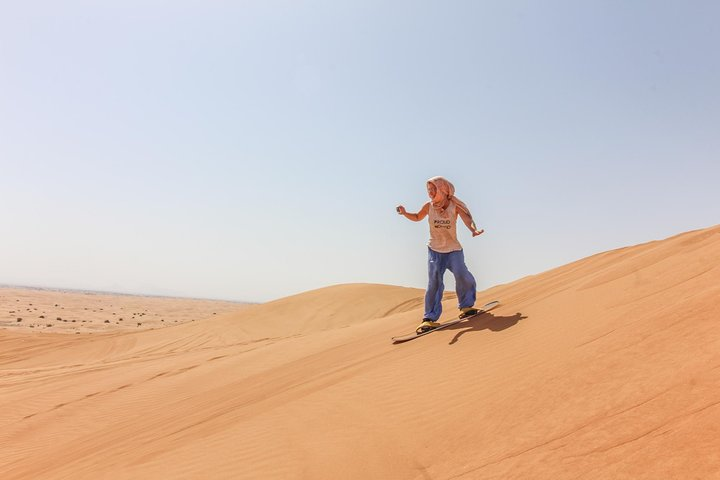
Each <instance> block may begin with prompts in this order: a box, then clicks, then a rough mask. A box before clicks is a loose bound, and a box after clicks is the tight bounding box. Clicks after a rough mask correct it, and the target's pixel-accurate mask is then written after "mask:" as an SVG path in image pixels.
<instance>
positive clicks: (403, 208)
mask: <svg viewBox="0 0 720 480" xmlns="http://www.w3.org/2000/svg"><path fill="white" fill-rule="evenodd" d="M395 210H396V211H397V212H398V215H405V207H403V206H402V205H398V206H397V207H395Z"/></svg>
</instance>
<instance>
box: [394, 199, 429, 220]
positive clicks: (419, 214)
mask: <svg viewBox="0 0 720 480" xmlns="http://www.w3.org/2000/svg"><path fill="white" fill-rule="evenodd" d="M396 210H397V212H398V214H400V215H402V216H403V217H405V218H407V219H408V220H412V221H413V222H419V221H420V220H422V219H423V218H425V217H427V215H428V213H429V212H430V202H427V203H426V204H425V205H423V206H422V208H421V209H420V211H419V212H417V213H410V212H408V211H407V210H405V207H403V206H402V205H398V207H397V208H396Z"/></svg>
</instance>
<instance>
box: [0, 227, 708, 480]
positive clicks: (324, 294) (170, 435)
mask: <svg viewBox="0 0 720 480" xmlns="http://www.w3.org/2000/svg"><path fill="white" fill-rule="evenodd" d="M422 296H423V292H422V291H421V290H416V289H408V288H401V287H391V286H383V285H341V286H335V287H330V288H327V289H321V290H317V291H312V292H307V293H304V294H300V295H297V296H293V297H288V298H285V299H282V300H278V301H276V302H272V303H268V304H264V305H256V306H252V307H249V308H247V309H244V310H242V311H239V312H236V313H228V314H225V315H217V316H213V317H210V318H208V319H205V320H202V321H196V322H191V323H186V324H183V325H179V326H174V327H170V328H164V329H157V330H148V331H133V332H127V331H116V332H111V333H107V334H99V333H94V334H92V335H91V334H80V335H63V334H52V333H47V334H43V335H37V334H35V335H29V334H27V333H24V332H18V331H10V330H0V447H1V448H0V478H3V479H21V478H22V479H39V478H48V479H60V478H72V479H86V478H87V479H90V478H92V479H96V478H105V479H137V478H162V479H165V478H198V479H205V478H223V479H224V478H228V479H237V478H240V479H242V478H247V479H258V478H263V479H265V478H283V479H285V478H304V479H305V478H306V479H316V478H317V479H326V478H327V479H338V478H358V479H360V478H362V479H367V478H377V479H427V478H433V479H450V478H467V479H530V478H531V479H575V478H587V479H609V478H612V479H620V478H628V479H645V478H646V479H676V478H678V479H679V478H682V479H685V478H701V479H707V478H720V453H718V452H720V440H719V439H720V326H719V324H718V317H719V314H720V227H713V228H710V229H706V230H701V231H695V232H688V233H685V234H682V235H678V236H676V237H673V238H669V239H666V240H662V241H657V242H651V243H648V244H643V245H638V246H634V247H628V248H624V249H619V250H615V251H611V252H606V253H601V254H598V255H595V256H592V257H589V258H586V259H583V260H580V261H578V262H575V263H572V264H569V265H566V266H563V267H560V268H557V269H554V270H551V271H548V272H545V273H543V274H540V275H535V276H532V277H528V278H524V279H521V280H518V281H516V282H514V283H511V284H507V285H502V286H498V287H495V288H492V289H490V290H488V291H485V292H480V294H479V297H478V303H484V302H486V301H489V300H493V299H495V298H498V299H500V300H501V301H502V305H501V306H500V307H498V308H497V309H495V310H493V311H492V312H491V313H488V314H485V315H483V316H481V317H477V318H475V319H472V320H469V321H467V322H464V323H461V324H459V325H457V326H454V327H450V328H448V329H446V330H444V331H440V332H437V333H433V334H432V335H428V336H426V337H423V338H421V339H417V340H413V341H411V342H409V343H406V344H401V345H393V344H391V343H390V337H391V336H393V335H397V334H401V333H405V332H406V331H412V329H413V328H414V327H415V325H416V324H417V322H418V320H419V318H420V316H421V315H422ZM454 303H455V300H454V298H453V296H452V295H448V296H447V299H446V301H445V302H444V307H445V311H446V316H447V318H449V317H450V316H452V314H453V313H454V311H455V308H454Z"/></svg>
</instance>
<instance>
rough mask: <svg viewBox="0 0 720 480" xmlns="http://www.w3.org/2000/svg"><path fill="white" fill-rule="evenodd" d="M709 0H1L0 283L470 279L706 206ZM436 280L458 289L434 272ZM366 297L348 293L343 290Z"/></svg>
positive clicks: (713, 76)
mask: <svg viewBox="0 0 720 480" xmlns="http://www.w3.org/2000/svg"><path fill="white" fill-rule="evenodd" d="M718 18H720V3H718V2H714V1H687V0H686V1H585V2H577V1H546V2H536V1H525V2H519V1H503V2H499V1H498V2H483V1H474V2H470V1H446V2H427V1H412V2H410V1H396V2H393V1H362V2H343V1H263V2H255V1H238V2H230V1H215V2H213V1H193V2H188V1H172V2H169V1H127V0H124V1H122V2H115V1H106V2H91V1H27V2H11V1H3V0H0V202H1V205H0V283H6V284H23V285H37V286H51V287H65V288H81V289H98V290H113V291H120V292H128V293H149V294H170V295H182V296H195V297H208V298H221V299H232V300H248V301H265V300H269V299H273V298H278V297H282V296H285V295H289V294H293V293H297V292H301V291H304V290H309V289H312V288H317V287H322V286H326V285H332V284H337V283H347V282H373V283H388V284H397V285H406V286H413V287H419V288H424V286H425V285H426V263H425V262H426V247H425V243H426V240H427V237H428V227H427V223H426V222H423V223H417V224H416V223H412V222H409V221H407V220H405V219H403V218H402V217H399V216H398V215H397V214H396V213H395V206H396V205H397V204H403V205H405V206H406V207H407V208H408V209H409V210H411V211H415V210H417V209H418V208H419V207H420V206H421V205H422V204H423V203H424V202H425V201H426V194H425V180H426V179H427V178H429V177H431V176H435V175H443V176H445V177H447V178H448V179H450V180H451V181H452V182H454V183H455V186H456V189H457V194H458V197H460V198H461V199H463V200H464V201H465V202H466V203H467V204H468V206H469V207H470V208H471V211H472V212H473V214H474V216H475V218H476V220H477V223H478V225H479V226H481V227H484V228H485V229H486V234H485V235H483V236H481V237H478V238H475V239H471V238H470V235H469V233H468V232H467V231H466V230H464V229H463V230H462V231H461V232H460V240H461V242H462V243H463V244H464V246H465V250H466V260H467V263H468V266H469V267H470V269H471V271H472V272H473V273H474V274H475V276H476V278H477V280H478V288H479V289H484V288H487V287H490V286H493V285H496V284H498V283H505V282H509V281H512V280H515V279H518V278H520V277H522V276H525V275H529V274H534V273H539V272H541V271H544V270H547V269H549V268H552V267H555V266H559V265H562V264H565V263H568V262H570V261H573V260H576V259H579V258H582V257H585V256H587V255H591V254H594V253H598V252H601V251H604V250H608V249H612V248H617V247H621V246H626V245H632V244H637V243H641V242H645V241H649V240H653V239H659V238H664V237H667V236H670V235H673V234H676V233H680V232H683V231H686V230H691V229H696V228H703V227H708V226H711V225H715V224H717V223H719V222H718V213H720V212H719V211H720V207H719V206H720V188H718V179H720V158H719V153H720V135H719V134H718V126H720V53H719V52H720V48H719V47H720V29H718V28H717V21H718ZM447 284H448V288H450V289H451V288H452V281H451V278H450V275H449V274H448V277H447ZM359 300H361V299H359Z"/></svg>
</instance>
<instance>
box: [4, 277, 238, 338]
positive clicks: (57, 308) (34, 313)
mask: <svg viewBox="0 0 720 480" xmlns="http://www.w3.org/2000/svg"><path fill="white" fill-rule="evenodd" d="M247 306H248V305H247V304H243V303H239V302H230V301H221V300H203V299H194V298H179V297H178V298H176V297H160V296H147V295H128V294H117V293H107V292H89V291H79V290H63V289H53V288H31V287H12V286H0V328H6V329H12V330H30V331H36V332H53V333H75V332H77V333H90V332H112V331H118V330H122V331H125V330H147V329H153V328H163V327H167V326H171V325H177V324H182V323H187V322H194V321H196V320H203V319H205V318H209V317H212V316H214V315H222V314H225V313H231V312H238V311H240V310H242V309H243V308H246V307H247Z"/></svg>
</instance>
